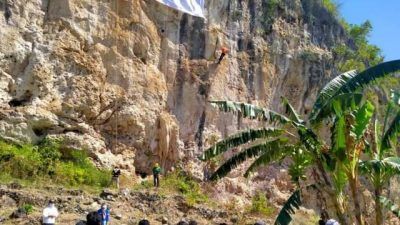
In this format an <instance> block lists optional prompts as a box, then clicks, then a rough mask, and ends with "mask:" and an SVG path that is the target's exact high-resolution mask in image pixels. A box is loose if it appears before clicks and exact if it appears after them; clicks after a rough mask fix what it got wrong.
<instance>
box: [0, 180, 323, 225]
mask: <svg viewBox="0 0 400 225" xmlns="http://www.w3.org/2000/svg"><path fill="white" fill-rule="evenodd" d="M50 199H53V200H55V202H56V206H57V207H58V209H59V211H60V216H59V217H58V219H57V224H60V225H62V224H73V225H75V224H79V222H81V221H84V220H85V219H86V215H87V213H88V212H91V211H94V210H97V209H99V208H100V204H101V203H107V204H108V205H109V207H110V208H111V217H112V223H111V224H119V225H124V224H126V225H129V224H132V225H133V224H135V225H136V224H137V223H138V221H139V220H141V219H143V218H146V219H148V220H149V221H150V222H151V224H171V225H174V224H177V223H178V222H179V221H182V220H183V221H190V220H194V221H196V222H198V224H204V225H205V224H220V223H226V224H232V225H233V224H243V225H244V224H251V225H253V224H255V223H256V222H258V221H264V222H265V223H266V224H272V223H273V217H275V214H276V213H277V211H276V213H274V214H273V215H271V218H261V216H257V215H251V214H248V213H243V211H242V210H240V209H237V208H235V206H234V204H233V203H232V204H231V205H221V204H219V203H218V202H216V201H214V200H212V199H211V200H210V201H208V202H207V203H204V204H196V205H189V204H188V203H187V201H186V200H185V198H184V197H183V196H182V195H180V194H179V193H175V194H171V193H169V194H165V192H164V191H161V190H156V189H154V188H149V189H140V190H134V189H132V190H129V189H122V190H121V191H116V190H111V189H105V190H102V191H100V192H97V193H94V192H90V191H82V190H79V189H67V188H62V187H55V186H47V187H42V188H40V189H37V188H28V187H22V186H21V185H19V184H17V183H11V184H7V185H0V224H2V225H3V224H4V225H11V224H13V225H14V224H26V225H28V224H29V225H34V224H41V223H40V221H41V211H42V209H43V207H44V206H45V205H46V203H47V202H48V201H49V200H50ZM24 205H25V206H26V205H32V206H33V210H32V212H30V213H28V214H25V213H23V212H18V209H19V208H21V207H22V206H24ZM315 220H316V217H315V214H313V213H312V212H307V211H305V210H301V211H299V212H298V213H297V215H296V217H295V220H294V223H293V224H298V225H307V224H314V223H315V222H316V221H315ZM83 224H84V223H83Z"/></svg>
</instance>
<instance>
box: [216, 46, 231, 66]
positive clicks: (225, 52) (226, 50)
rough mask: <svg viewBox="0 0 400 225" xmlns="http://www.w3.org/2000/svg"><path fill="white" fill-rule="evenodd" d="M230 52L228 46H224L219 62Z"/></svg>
mask: <svg viewBox="0 0 400 225" xmlns="http://www.w3.org/2000/svg"><path fill="white" fill-rule="evenodd" d="M228 52H229V49H228V48H226V47H222V48H221V56H220V57H219V60H218V63H217V64H220V63H221V61H222V59H224V57H225V55H226V54H228Z"/></svg>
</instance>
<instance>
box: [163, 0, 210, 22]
mask: <svg viewBox="0 0 400 225" xmlns="http://www.w3.org/2000/svg"><path fill="white" fill-rule="evenodd" d="M156 1H158V2H160V3H162V4H164V5H167V6H169V7H171V8H174V9H177V10H179V11H182V12H184V13H188V14H190V15H192V16H198V17H203V18H204V1H205V0H156Z"/></svg>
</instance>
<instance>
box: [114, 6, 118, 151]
mask: <svg viewBox="0 0 400 225" xmlns="http://www.w3.org/2000/svg"><path fill="white" fill-rule="evenodd" d="M115 8H116V9H115V11H116V15H115V24H114V26H115V27H114V28H115V29H117V24H118V10H119V8H118V0H115ZM115 45H116V54H115V56H114V60H115V62H116V61H117V54H118V37H116V40H115ZM118 98H119V96H118V94H117V96H116V100H115V133H114V145H113V147H114V153H116V152H117V150H118V110H119V99H118Z"/></svg>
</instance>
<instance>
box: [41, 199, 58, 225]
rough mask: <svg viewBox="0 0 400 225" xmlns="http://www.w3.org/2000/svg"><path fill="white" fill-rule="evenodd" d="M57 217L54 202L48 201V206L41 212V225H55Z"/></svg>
mask: <svg viewBox="0 0 400 225" xmlns="http://www.w3.org/2000/svg"><path fill="white" fill-rule="evenodd" d="M57 217H58V210H57V208H56V206H55V205H54V201H52V200H50V201H49V204H48V205H47V207H46V208H44V210H43V225H55V224H56V218H57Z"/></svg>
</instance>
